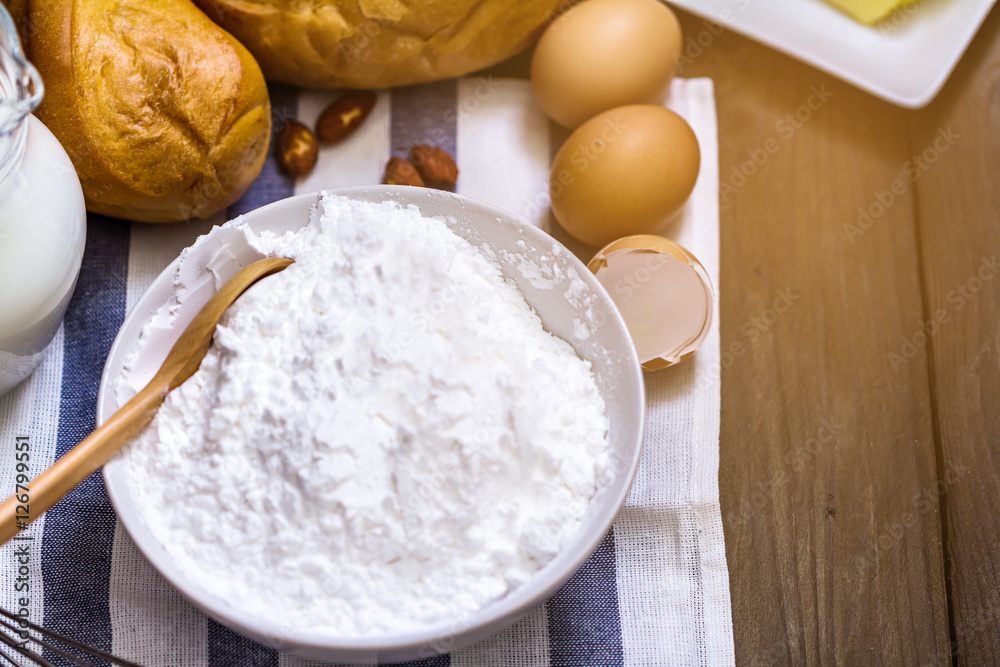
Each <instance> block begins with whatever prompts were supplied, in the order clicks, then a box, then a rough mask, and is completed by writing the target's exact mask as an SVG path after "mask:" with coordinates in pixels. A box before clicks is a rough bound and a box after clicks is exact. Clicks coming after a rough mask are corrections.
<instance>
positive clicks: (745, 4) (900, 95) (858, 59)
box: [671, 0, 995, 109]
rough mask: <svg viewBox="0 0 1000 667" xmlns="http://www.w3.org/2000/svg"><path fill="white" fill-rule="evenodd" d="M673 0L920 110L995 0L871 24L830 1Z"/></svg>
mask: <svg viewBox="0 0 1000 667" xmlns="http://www.w3.org/2000/svg"><path fill="white" fill-rule="evenodd" d="M671 1H672V3H673V4H674V5H676V6H677V7H681V8H683V9H686V10H688V11H690V12H692V13H693V14H697V15H699V16H703V17H705V18H707V19H710V20H712V21H714V22H716V23H719V24H721V25H723V26H725V27H727V28H729V29H732V30H734V31H736V32H739V33H743V34H744V35H746V36H747V37H750V38H752V39H755V40H757V41H759V42H762V43H763V44H767V45H769V46H771V47H773V48H775V49H778V50H779V51H783V52H785V53H787V54H788V55H790V56H792V57H794V58H798V59H799V60H802V61H804V62H807V63H810V64H812V65H815V66H816V67H818V68H820V69H823V70H826V71H827V72H829V73H831V74H833V75H834V76H836V77H839V78H841V79H843V80H844V81H847V82H849V83H852V84H854V85H856V86H858V87H859V88H862V89H864V90H867V91H869V92H871V93H872V94H874V95H877V96H879V97H881V98H883V99H885V100H888V101H889V102H892V103H894V104H898V105H900V106H904V107H909V108H914V109H916V108H920V107H922V106H924V105H926V104H927V103H928V102H930V101H931V100H932V99H934V96H935V95H937V93H938V91H939V90H941V86H943V85H944V82H945V81H946V80H947V79H948V76H949V75H950V74H951V71H952V70H953V69H954V67H955V65H956V63H958V60H959V58H961V56H962V53H964V52H965V48H966V47H967V46H968V45H969V42H971V41H972V37H973V36H974V35H975V34H976V31H977V30H978V29H979V26H980V24H982V22H983V19H985V18H986V14H987V13H989V11H990V8H991V7H992V6H993V3H994V2H995V0H924V1H923V2H920V3H918V4H916V5H913V6H912V7H911V8H910V9H905V8H904V9H902V10H900V11H898V12H897V13H896V14H894V15H893V16H891V17H889V18H888V19H886V20H885V21H883V22H881V23H880V24H877V25H875V26H866V25H862V24H861V23H858V22H856V21H854V20H853V19H851V18H850V17H848V16H847V15H846V14H843V13H841V12H840V11H839V10H837V9H836V8H834V7H833V6H831V5H828V4H826V3H825V2H823V1H822V0H671ZM687 43H688V42H687V40H686V39H685V44H687Z"/></svg>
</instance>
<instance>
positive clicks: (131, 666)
mask: <svg viewBox="0 0 1000 667" xmlns="http://www.w3.org/2000/svg"><path fill="white" fill-rule="evenodd" d="M0 616H5V617H7V618H8V619H9V620H11V621H17V622H18V623H19V624H22V627H23V626H24V625H26V626H27V627H28V629H30V630H33V631H35V632H36V633H38V634H39V635H41V637H36V636H32V635H30V634H29V636H28V640H29V641H32V642H34V643H35V644H37V645H38V646H40V647H42V649H48V650H50V651H52V652H53V653H55V654H57V655H59V656H61V657H62V658H65V659H66V660H68V661H69V662H70V663H72V664H74V665H79V666H80V667H93V665H94V663H93V662H90V661H87V660H84V659H82V658H79V657H77V656H75V655H73V654H72V653H69V652H68V651H66V650H65V649H63V648H61V647H59V646H58V645H56V644H54V643H53V642H52V641H47V640H53V641H58V642H61V643H63V644H65V645H66V646H69V647H71V648H73V649H75V650H77V651H78V652H80V653H83V654H86V655H88V656H93V657H94V658H102V659H104V660H106V661H108V662H109V663H111V664H112V665H119V666H120V667H142V666H141V665H139V664H138V663H135V662H130V661H128V660H123V659H121V658H119V657H117V656H114V655H112V654H110V653H108V652H107V651H102V650H101V649H99V648H94V647H93V646H88V645H86V644H84V643H82V642H78V641H76V640H75V639H70V638H69V637H66V636H65V635H61V634H59V633H58V632H54V631H52V630H46V629H45V628H43V627H42V626H40V625H36V624H35V623H32V622H31V621H29V620H28V619H26V618H24V617H23V616H17V615H15V614H12V613H11V612H9V611H7V610H6V609H2V608H0ZM0 625H2V626H3V627H5V628H7V629H8V630H11V631H12V632H14V633H20V632H23V630H19V629H18V628H17V627H16V626H14V625H13V624H11V623H9V622H7V621H4V620H3V619H0ZM18 636H20V635H19V634H18ZM0 642H3V643H4V644H6V645H7V646H8V647H10V648H11V649H12V650H14V651H16V652H17V653H19V654H20V655H22V656H24V657H26V658H28V659H30V660H32V661H34V662H35V664H37V665H39V666H40V667H57V666H56V665H55V664H54V663H52V662H51V661H50V660H48V659H46V658H45V657H44V656H42V655H39V654H38V653H36V652H34V651H32V650H30V649H28V648H25V647H24V646H22V644H24V643H25V642H24V641H21V642H17V641H15V640H14V639H13V638H11V637H9V636H8V635H7V634H5V633H3V632H0ZM0 656H2V657H3V658H4V659H5V660H7V661H8V662H9V663H10V664H12V665H17V664H18V663H17V662H16V661H15V660H14V659H13V658H11V657H10V655H8V654H7V653H6V651H4V650H2V649H0Z"/></svg>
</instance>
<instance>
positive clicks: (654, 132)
mask: <svg viewBox="0 0 1000 667" xmlns="http://www.w3.org/2000/svg"><path fill="white" fill-rule="evenodd" d="M700 166H701V153H700V151H699V149H698V140H697V139H696V138H695V136H694V131H693V130H692V129H691V126H690V125H688V124H687V122H685V121H684V119H683V118H681V117H680V116H678V115H677V114H675V113H674V112H673V111H670V110H668V109H664V108H663V107H661V106H656V105H650V104H637V105H633V106H627V107H619V108H617V109H611V110H610V111H605V112H604V113H602V114H600V115H598V116H595V117H594V118H591V119H590V120H589V121H587V122H586V123H584V124H583V125H581V126H580V127H579V128H577V130H576V131H575V132H573V134H571V135H570V137H569V139H567V140H566V143H565V144H563V146H562V148H560V149H559V153H558V154H557V155H556V159H555V161H554V162H553V164H552V173H551V175H550V178H549V196H550V198H551V201H552V212H553V214H555V216H556V219H557V220H558V221H559V223H560V224H561V225H562V226H563V227H564V228H565V229H566V231H567V232H569V233H570V234H572V235H573V236H574V237H576V238H578V239H580V240H581V241H583V242H585V243H589V244H591V245H596V246H603V245H605V244H607V243H610V242H611V241H614V240H615V239H617V238H620V237H622V236H631V235H633V234H648V233H652V232H655V231H656V230H657V228H659V227H660V226H662V225H663V224H664V223H666V222H668V221H669V220H670V219H671V218H672V217H673V216H674V215H675V214H676V213H677V211H679V210H680V208H681V206H683V205H684V202H686V201H687V199H688V197H690V196H691V191H692V190H693V189H694V184H695V181H697V180H698V169H699V167H700Z"/></svg>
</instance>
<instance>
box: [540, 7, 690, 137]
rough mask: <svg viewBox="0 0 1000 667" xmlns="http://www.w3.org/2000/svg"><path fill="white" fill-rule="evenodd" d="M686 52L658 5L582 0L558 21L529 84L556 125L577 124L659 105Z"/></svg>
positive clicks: (544, 39) (671, 17)
mask: <svg viewBox="0 0 1000 667" xmlns="http://www.w3.org/2000/svg"><path fill="white" fill-rule="evenodd" d="M681 47H682V40H681V27H680V24H679V23H678V22H677V17H676V16H674V13H673V12H672V11H670V9H669V8H668V7H667V6H666V5H664V4H663V3H662V2H659V1H658V0H585V2H582V3H580V4H579V5H576V6H575V7H573V8H572V9H570V10H569V11H567V12H566V13H565V14H563V15H562V16H560V17H559V18H557V19H556V20H555V21H554V22H553V23H552V25H551V26H550V27H549V29H548V30H546V31H545V33H544V34H543V35H542V38H541V40H539V42H538V46H537V48H536V49H535V54H534V56H533V58H532V61H531V85H532V88H533V89H534V91H535V98H536V99H537V100H538V103H539V104H540V105H541V107H542V109H543V110H544V111H545V113H547V114H548V115H549V116H550V117H551V118H552V119H553V120H554V121H556V122H557V123H560V124H562V125H565V126H566V127H576V126H578V125H579V124H580V123H582V122H584V121H585V120H587V119H588V118H593V117H594V116H596V115H597V114H599V113H601V112H602V111H607V110H608V109H612V108H614V107H619V106H624V105H626V104H643V103H650V104H652V103H658V102H660V101H661V100H662V97H663V94H664V93H665V92H666V87H667V85H668V84H669V83H670V80H671V79H672V78H673V76H674V72H675V70H676V64H677V61H678V59H679V57H680V53H681Z"/></svg>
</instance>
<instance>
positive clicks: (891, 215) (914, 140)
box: [494, 9, 1000, 665]
mask: <svg viewBox="0 0 1000 667" xmlns="http://www.w3.org/2000/svg"><path fill="white" fill-rule="evenodd" d="M680 17H681V22H682V25H683V28H684V30H685V35H687V36H698V35H699V33H702V32H703V31H706V30H708V33H707V34H706V35H701V37H702V41H703V42H708V41H710V42H711V43H710V44H709V45H708V46H707V47H705V48H704V49H703V53H701V54H700V55H698V56H697V57H695V58H693V59H692V60H691V61H690V62H687V63H686V64H685V65H684V67H683V71H682V75H683V76H708V77H711V78H712V79H714V80H715V89H716V102H717V106H718V115H719V141H720V146H721V148H720V156H719V166H720V175H721V181H722V183H721V195H720V196H721V253H722V255H721V271H722V275H721V283H722V285H721V302H722V303H721V310H722V312H721V327H722V351H723V360H724V364H723V372H722V434H721V469H720V471H719V485H720V492H721V502H722V515H723V523H724V526H725V538H726V555H727V558H728V562H729V572H730V579H731V581H730V586H731V591H732V603H733V626H734V633H735V641H736V657H737V664H739V665H786V664H787V665H833V664H837V665H880V664H885V665H949V664H953V663H955V664H961V665H1000V336H998V325H1000V276H998V273H1000V264H998V263H997V262H998V261H1000V136H998V132H1000V9H996V10H994V11H993V12H992V13H991V14H990V16H989V17H988V19H987V20H986V23H985V24H984V25H983V27H982V29H981V30H980V31H979V34H978V35H977V37H976V38H975V41H973V43H972V45H971V46H970V48H969V50H968V51H967V52H966V54H965V55H964V57H963V58H962V61H961V62H960V64H959V65H958V68H957V70H956V71H955V73H954V74H953V75H952V76H951V78H950V80H949V82H948V83H947V85H946V86H945V88H944V90H943V91H942V92H941V94H940V95H939V96H938V98H937V99H936V100H935V101H934V102H933V103H932V104H931V105H930V106H928V107H927V108H925V109H922V110H919V111H913V110H906V109H900V108H898V107H894V106H892V105H891V104H889V103H887V102H883V101H881V100H878V99H876V98H875V97H872V96H871V95H869V94H867V93H864V92H861V91H860V90H857V89H855V88H853V87H851V86H850V85H848V84H845V83H842V82H841V81H839V80H837V79H835V78H834V77H832V76H829V75H827V74H824V73H822V72H820V71H818V70H816V69H814V68H812V67H809V66H808V65H805V64H802V63H800V62H797V61H795V60H793V59H791V58H789V57H787V56H785V55H782V54H780V53H778V52H776V51H773V50H771V49H769V48H767V47H764V46H761V45H759V44H757V43H755V42H753V41H751V40H749V39H746V38H744V37H742V36H740V35H737V34H734V33H731V32H728V31H727V32H722V33H721V34H715V33H716V32H718V29H717V28H714V27H713V28H711V29H709V28H708V27H707V26H706V24H705V23H704V22H703V21H702V19H699V18H696V17H693V16H691V15H687V14H683V13H680ZM526 63H527V59H526V57H524V56H522V57H521V58H517V59H515V60H514V61H510V62H509V63H506V64H504V65H502V66H500V67H498V68H494V71H495V72H496V73H497V74H519V75H521V76H523V75H524V74H525V72H526ZM810 105H811V107H812V108H810ZM789 114H791V116H789ZM796 114H797V116H798V117H796Z"/></svg>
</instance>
